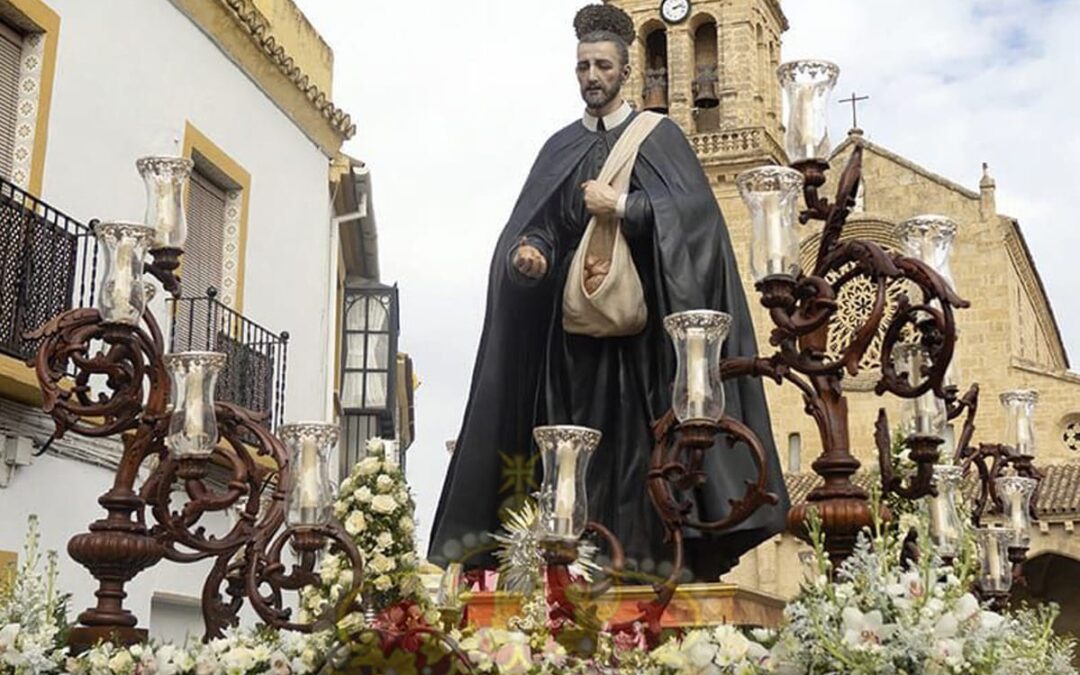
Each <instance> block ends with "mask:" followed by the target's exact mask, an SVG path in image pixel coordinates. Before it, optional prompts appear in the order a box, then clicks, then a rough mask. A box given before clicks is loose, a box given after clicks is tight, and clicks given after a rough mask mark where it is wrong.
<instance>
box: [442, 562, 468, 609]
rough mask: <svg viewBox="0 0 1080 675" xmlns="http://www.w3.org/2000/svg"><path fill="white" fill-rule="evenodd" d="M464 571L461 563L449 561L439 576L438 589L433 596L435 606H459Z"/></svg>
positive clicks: (447, 607)
mask: <svg viewBox="0 0 1080 675" xmlns="http://www.w3.org/2000/svg"><path fill="white" fill-rule="evenodd" d="M464 576H465V571H464V567H463V566H462V564H461V563H456V562H455V563H450V564H449V565H447V566H446V571H444V572H443V573H442V576H441V577H440V578H439V591H438V593H437V594H436V597H435V606H436V607H440V608H445V609H453V608H457V607H460V606H461V585H462V581H463V580H464Z"/></svg>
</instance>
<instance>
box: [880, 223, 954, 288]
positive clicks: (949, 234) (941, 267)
mask: <svg viewBox="0 0 1080 675" xmlns="http://www.w3.org/2000/svg"><path fill="white" fill-rule="evenodd" d="M894 231H895V234H896V236H897V237H898V238H899V239H900V243H901V245H902V246H903V248H904V253H905V254H907V255H908V256H910V257H912V258H916V259H917V260H921V261H922V262H924V263H926V264H927V265H929V266H930V267H931V268H933V270H934V271H935V272H937V273H938V274H939V275H941V277H942V278H943V279H945V281H947V282H949V285H950V286H952V287H953V288H954V289H955V288H956V282H955V281H953V276H952V268H951V267H950V261H951V258H952V248H953V242H954V241H955V240H956V221H954V220H952V219H951V218H948V217H946V216H939V215H935V214H924V215H920V216H915V217H914V218H908V219H907V220H905V221H903V222H902V223H900V224H899V225H897V226H896V229H895V230H894Z"/></svg>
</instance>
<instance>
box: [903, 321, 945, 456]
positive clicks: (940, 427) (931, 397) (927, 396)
mask: <svg viewBox="0 0 1080 675" xmlns="http://www.w3.org/2000/svg"><path fill="white" fill-rule="evenodd" d="M892 362H893V368H894V369H895V371H896V374H897V375H900V376H903V375H907V380H908V383H909V384H910V385H911V386H912V387H916V386H918V385H919V383H920V382H922V380H923V370H924V368H927V367H929V365H930V364H929V357H928V356H927V353H926V350H925V349H924V348H923V347H922V346H920V345H915V344H911V343H906V342H905V343H900V344H898V345H896V347H894V348H893V351H892ZM947 424H948V411H947V410H946V408H945V402H944V401H942V400H941V399H940V398H938V396H937V395H936V394H935V393H934V392H933V390H930V391H927V392H925V393H923V394H921V395H919V396H917V397H915V398H905V399H904V400H903V402H902V403H901V409H900V425H901V429H902V430H903V432H904V433H905V434H906V435H908V436H935V437H937V438H944V437H945V427H946V425H947Z"/></svg>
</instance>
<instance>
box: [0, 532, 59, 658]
mask: <svg viewBox="0 0 1080 675" xmlns="http://www.w3.org/2000/svg"><path fill="white" fill-rule="evenodd" d="M40 543H41V535H40V534H39V532H38V521H37V516H30V518H29V523H28V528H27V534H26V543H25V544H24V546H23V561H22V564H21V565H19V568H18V569H17V570H16V573H15V576H14V577H13V578H12V579H10V580H0V673H5V674H7V673H11V674H13V675H23V674H24V673H26V674H29V673H48V672H56V671H58V670H59V668H60V666H61V665H62V664H63V663H64V662H65V658H66V655H67V649H66V647H64V645H63V637H64V632H65V630H66V628H67V619H66V613H67V596H66V595H61V594H59V593H58V591H57V589H56V575H57V571H56V551H49V552H48V553H47V554H46V556H45V557H46V559H47V562H46V566H45V570H44V572H42V570H41V569H40V567H41V549H40Z"/></svg>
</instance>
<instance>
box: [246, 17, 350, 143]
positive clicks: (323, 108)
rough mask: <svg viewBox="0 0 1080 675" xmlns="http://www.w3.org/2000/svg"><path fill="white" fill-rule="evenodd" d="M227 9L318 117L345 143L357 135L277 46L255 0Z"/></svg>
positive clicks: (338, 109)
mask: <svg viewBox="0 0 1080 675" xmlns="http://www.w3.org/2000/svg"><path fill="white" fill-rule="evenodd" d="M226 6H227V7H228V8H229V9H231V10H232V12H233V15H234V16H235V17H236V19H237V20H238V21H239V22H240V24H241V25H242V26H243V27H244V29H245V30H247V32H248V33H249V34H250V35H251V39H252V40H254V41H255V43H256V44H257V45H259V47H260V48H261V49H262V50H263V52H265V53H266V56H267V58H269V59H270V60H271V61H272V62H273V63H274V64H275V65H276V66H277V67H278V69H279V70H280V71H281V72H282V73H283V74H284V75H285V77H287V78H289V80H290V81H291V82H292V83H293V84H294V85H296V88H297V89H299V90H300V91H302V92H303V93H304V95H305V96H307V98H308V100H309V101H311V104H312V105H314V106H315V108H316V109H318V111H319V113H320V114H322V116H323V117H324V118H326V120H327V121H328V122H330V124H331V125H332V126H333V127H334V129H336V130H337V131H338V133H340V134H341V135H342V136H344V137H345V138H346V139H348V138H352V137H353V135H355V134H356V125H355V124H353V122H352V119H351V118H350V117H349V115H348V114H346V113H345V111H344V110H342V109H340V108H338V107H337V106H336V105H334V104H333V103H332V102H331V101H330V100H329V99H328V98H327V97H326V94H325V93H324V92H323V91H322V90H321V89H319V88H318V87H317V86H315V85H314V84H312V83H311V82H310V80H309V78H308V76H307V75H305V74H304V71H302V70H300V67H299V66H297V65H296V63H295V62H294V61H293V59H292V57H290V56H289V55H288V54H287V53H286V52H285V48H284V47H282V46H281V45H279V44H278V43H277V40H276V39H275V37H274V36H273V35H271V34H270V32H269V31H270V25H269V24H268V23H267V21H266V19H264V18H263V17H262V14H261V13H260V12H259V10H258V9H257V8H256V7H255V4H254V3H253V2H252V0H226Z"/></svg>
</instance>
